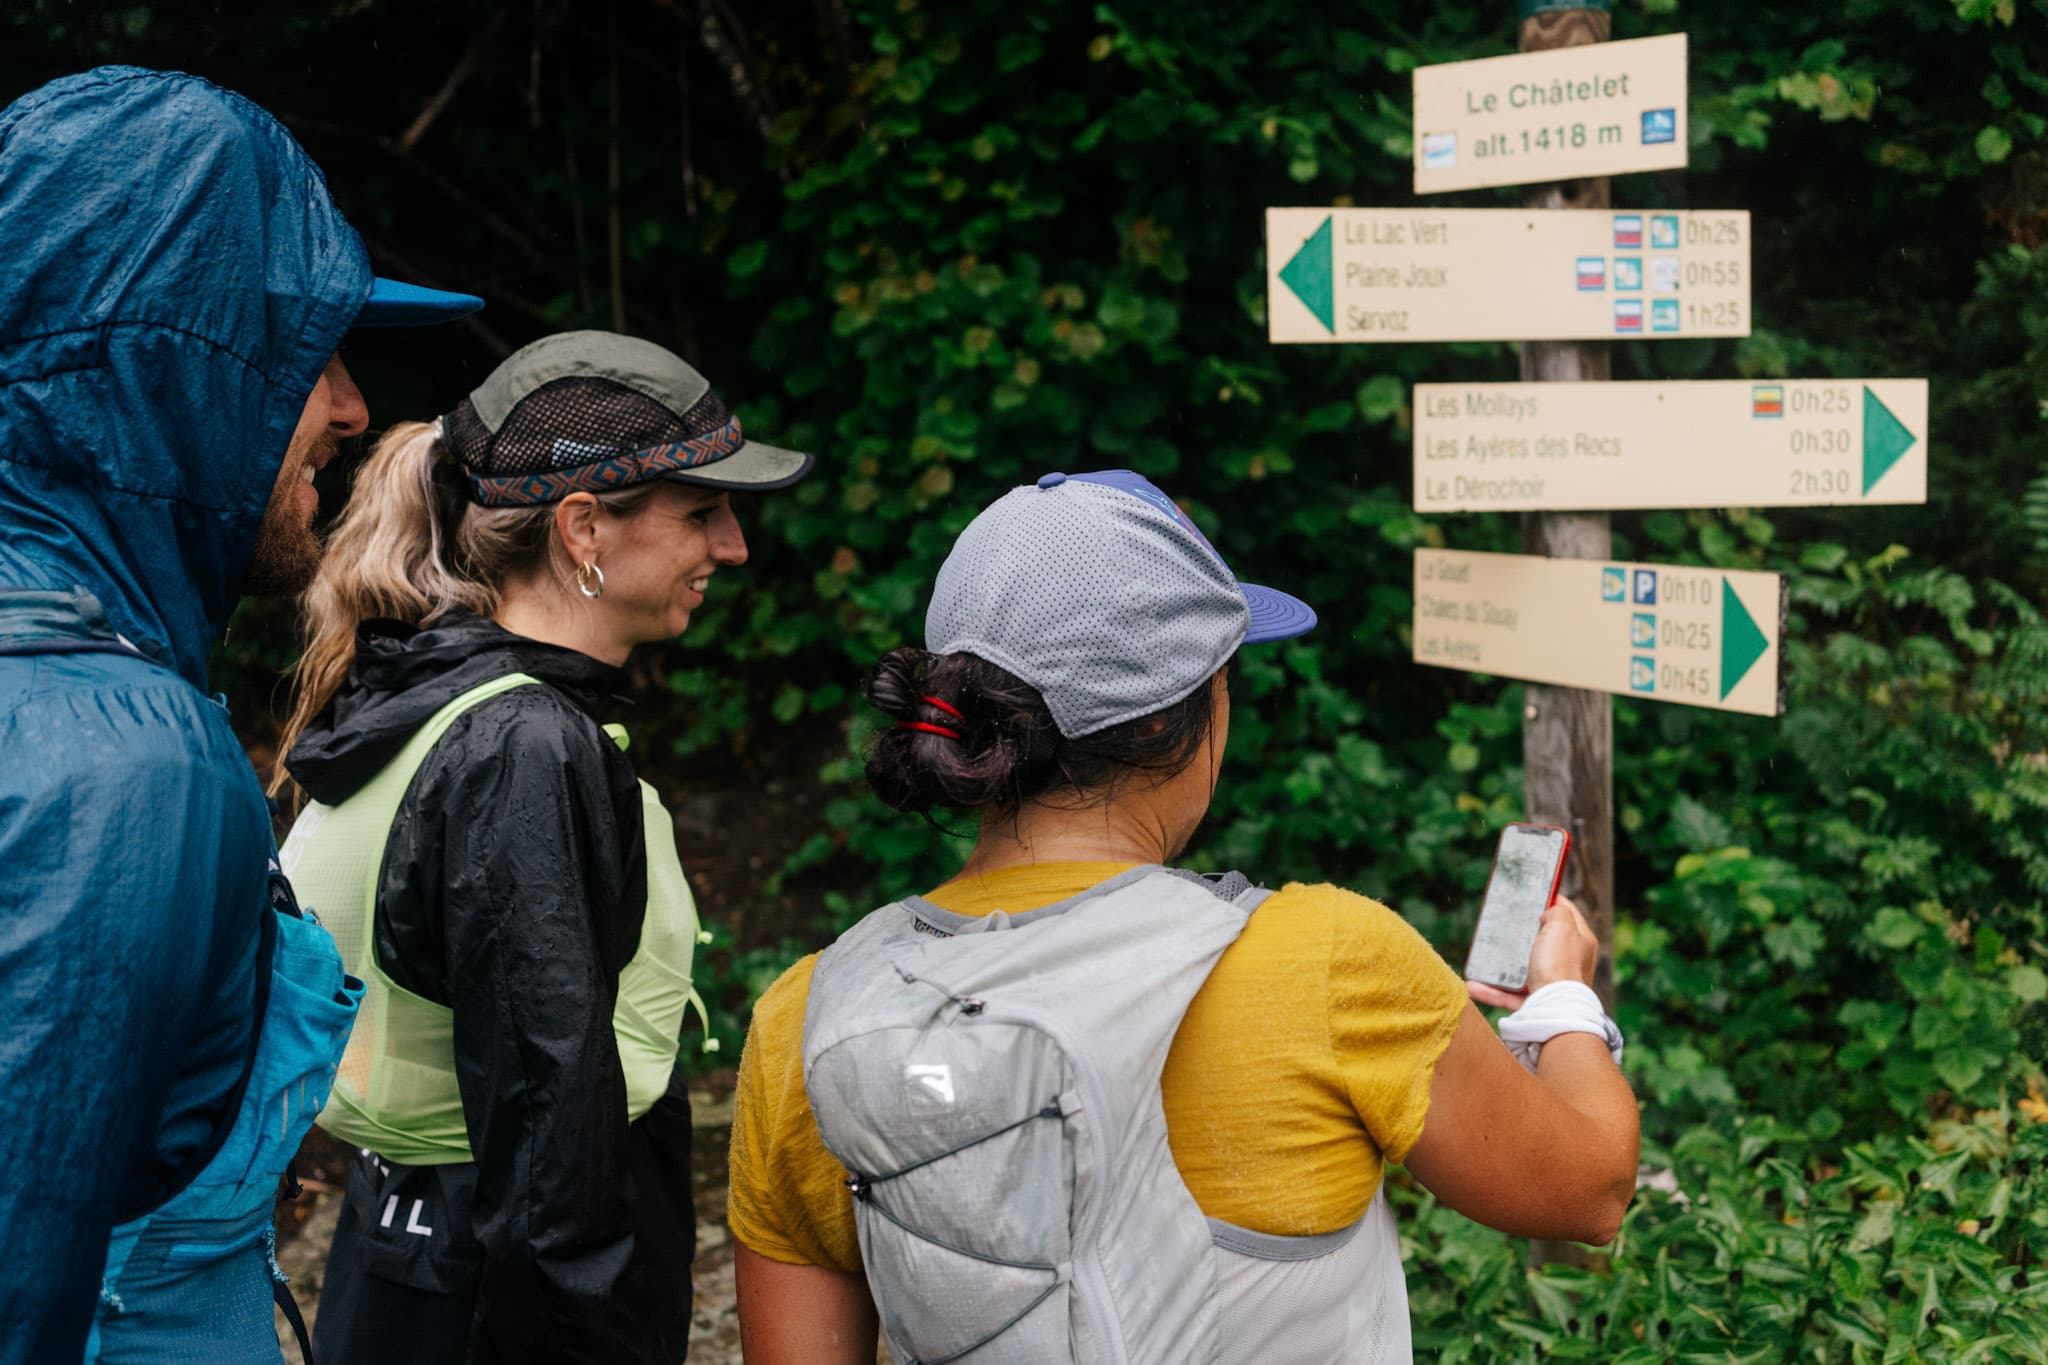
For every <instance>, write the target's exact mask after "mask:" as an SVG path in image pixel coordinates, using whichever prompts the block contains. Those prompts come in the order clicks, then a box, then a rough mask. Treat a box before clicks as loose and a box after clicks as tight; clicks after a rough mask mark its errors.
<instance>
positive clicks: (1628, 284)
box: [1614, 256, 1643, 289]
mask: <svg viewBox="0 0 2048 1365" xmlns="http://www.w3.org/2000/svg"><path fill="white" fill-rule="evenodd" d="M1614 287H1615V288H1616V289H1641V288H1642V287H1643V258H1642V257H1640V256H1616V257H1615V258H1614Z"/></svg>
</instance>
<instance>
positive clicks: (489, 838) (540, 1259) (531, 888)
mask: <svg viewBox="0 0 2048 1365" xmlns="http://www.w3.org/2000/svg"><path fill="white" fill-rule="evenodd" d="M810 464H811V459H810V457H809V456H808V455H800V454H797V453H795V452H793V451H787V450H778V449H776V448H774V447H772V446H764V445H760V444H758V443H756V442H753V441H750V440H747V439H746V438H745V437H744V436H743V435H742V433H741V431H740V425H739V422H738V420H737V419H735V418H734V417H733V416H732V415H731V413H730V412H728V411H727V410H726V408H725V406H724V404H723V403H722V402H720V400H719V399H718V397H717V395H715V394H713V393H712V392H711V390H710V386H709V385H708V384H706V382H705V381H704V379H703V378H702V377H701V376H700V375H698V374H697V372H696V371H694V370H693V369H691V368H690V367H689V366H688V365H686V364H684V363H683V362H682V361H681V360H680V359H678V358H677V357H676V356H674V355H672V354H670V353H669V352H667V351H665V350H663V349H662V348H660V347H658V346H655V345H652V344H650V343H648V342H644V341H636V340H633V339H631V338H627V337H622V336H615V335H612V334H609V333H603V332H573V333H567V334H564V335H560V336H553V337H548V338H546V339H544V340H542V341H539V342H536V343H534V344H533V345H531V346H528V347H526V348H525V349H523V350H521V351H519V352H518V353H516V354H514V355H513V356H512V357H510V358H509V359H508V360H506V361H505V362H504V363H503V364H502V365H500V366H499V367H498V368H497V369H496V370H495V371H494V372H493V373H492V374H491V375H490V377H489V378H488V379H486V380H485V381H484V383H483V384H482V386H480V387H479V388H478V389H477V390H476V391H475V392H474V393H472V394H471V395H470V396H469V397H468V398H467V399H466V400H464V402H463V403H462V404H461V405H460V406H458V407H457V408H456V409H455V410H454V411H453V412H451V413H449V414H447V415H446V416H444V417H443V418H441V419H440V420H439V421H436V422H432V423H425V422H409V423H403V424H400V425H399V426H397V427H395V428H393V429H392V430H391V431H390V432H388V433H387V434H386V435H385V436H384V438H383V439H382V440H381V441H380V442H379V443H378V445H377V448H376V450H375V452H374V453H373V454H372V455H371V457H370V459H369V461H368V462H367V464H366V465H365V467H364V468H363V470H362V472H361V473H360V474H359V475H358V476H357V479H356V483H355V487H354V489H353V492H352V495H351V498H350V501H349V505H348V508H347V510H346V511H345V512H344V513H343V514H342V517H341V519H340V521H339V523H338V525H337V527H336V529H335V532H334V534H333V536H332V538H331V542H330V546H329V549H328V551H327V555H326V559H325V561H324V562H323V564H322V566H321V569H320V573H319V576H318V578H317V579H316V580H315V582H314V584H313V586H312V588H311V589H310V590H309V591H308V593H307V596H306V603H305V605H306V610H307V618H308V624H307V643H306V650H305V653H304V656H303V657H302V659H301V660H300V663H299V666H298V670H297V674H296V682H297V693H296V696H295V699H294V705H293V710H292V714H291V718H290V721H289V723H288V725H287V728H286V733H285V736H284V739H283V742H282V745H281V747H282V748H283V749H284V750H285V751H286V753H287V759H286V763H287V771H288V774H289V777H290V779H291V780H292V781H295V782H296V783H297V784H298V786H299V788H300V789H301V790H302V791H303V793H304V794H305V795H306V796H307V797H310V798H311V802H312V804H310V805H308V806H307V807H306V808H305V809H304V811H303V812H302V813H301V814H300V816H299V818H298V822H297V824H296V825H295V827H294V828H293V830H292V833H291V837H290V838H289V839H288V840H287V842H286V845H285V849H284V853H283V858H284V860H285V863H286V865H287V866H288V867H289V868H290V869H291V875H292V877H293V880H294V882H295V883H296V884H297V885H298V887H299V888H300V895H301V899H302V900H304V901H305V902H307V904H308V905H309V906H311V907H312V908H313V909H314V910H315V912H316V913H318V914H319V916H320V917H321V919H322V921H323V922H324V923H325V924H326V925H327V926H328V927H329V928H330V929H331V930H332V931H333V932H334V935H335V938H336V940H337V942H338V943H339V944H340V945H341V948H342V951H343V954H344V956H345V957H346V958H347V960H348V965H349V970H350V971H351V972H353V973H354V974H355V975H357V976H360V977H362V978H364V980H365V981H366V983H367V993H366V996H365V1000H364V1007H363V1009H362V1011H361V1014H360V1016H359V1025H358V1027H357V1029H356V1031H355V1034H354V1036H353V1038H352V1039H351V1041H350V1044H349V1049H348V1052H347V1054H346V1055H345V1056H344V1058H343V1061H342V1065H341V1069H340V1072H339V1074H338V1076H337V1078H336V1084H335V1088H334V1093H333V1097H332V1099H331V1100H330V1101H329V1104H328V1107H327V1109H326V1110H325V1111H324V1112H323V1113H322V1115H321V1117H320V1120H319V1122H320V1124H321V1126H322V1127H324V1128H326V1129H328V1131H330V1132H331V1133H334V1134H335V1135H336V1136H338V1137H341V1138H343V1139H345V1140H346V1141H348V1142H351V1143H353V1144H354V1145H355V1146H357V1147H358V1148H359V1149H360V1151H361V1156H360V1157H359V1159H358V1160H357V1162H356V1163H355V1165H354V1167H353V1169H352V1170H351V1172H350V1175H349V1181H348V1190H347V1195H346V1200H345V1203H344V1206H343V1211H342V1213H341V1217H340V1223H339V1226H338V1228H337V1231H336V1234H335V1239H334V1245H333V1249H332V1251H331V1252H330V1255H329V1259H328V1265H327V1279H326V1284H325V1290H324V1293H323V1295H322V1302H321V1307H320V1314H319V1319H318V1323H317V1328H316V1332H315V1344H316V1350H317V1353H318V1355H319V1357H320V1359H321V1362H322V1365H351V1363H352V1362H364V1363H365V1365H367V1363H368V1362H375V1363H376V1365H392V1363H393V1362H401V1363H402V1362H409V1361H421V1362H425V1361H452V1360H463V1359H475V1360H491V1361H515V1360H534V1361H541V1360H545V1361H551V1362H553V1361H585V1360H587V1361H607V1362H610V1361H649V1362H653V1361H661V1362H675V1361H679V1360H681V1359H682V1357H683V1352H684V1349H685V1345H686V1342H687V1336H688V1330H689V1315H690V1259H691V1253H692V1250H693V1246H694V1241H695V1215H694V1211H693V1208H692V1201H691V1195H690V1163H689V1141H690V1115H689V1098H688V1094H687V1092H686V1090H685V1089H684V1082H683V1072H682V1069H681V1067H680V1065H679V1064H678V1061H677V1058H678V1050H679V1047H680V1044H681V1040H682V1038H683V1035H684V1032H685V1029H684V1010H685V1005H686V1002H687V1001H688V1000H689V999H690V997H691V995H692V991H691V986H690V966H691V953H692V949H693V948H694V946H695V943H696V937H697V923H696V916H695V912H694V908H693V906H692V904H691V900H690V892H689V887H688V885H687V883H686V882H685V881H684V879H683V873H682V868H681V866H680V864H679V862H678V861H677V857H676V848H675V839H674V831H673V827H672V825H671V823H670V820H669V817H668V813H667V812H666V811H665V810H664V809H663V808H662V806H661V803H660V801H659V800H658V799H656V798H655V796H654V794H653V791H652V789H651V788H648V787H646V786H645V785H644V784H642V783H640V782H639V781H638V780H637V779H636V778H635V776H634V773H633V768H632V764H631V762H630V760H629V758H628V757H627V754H626V752H625V738H626V737H625V734H624V732H623V730H621V729H620V728H619V727H617V726H605V725H603V724H601V723H600V717H601V716H602V715H603V714H604V712H605V710H606V708H607V705H608V703H609V702H610V701H611V700H612V699H613V697H614V695H615V694H616V693H619V692H621V691H622V690H623V689H624V688H625V685H626V674H625V672H624V669H623V665H624V664H625V662H626V657H627V655H628V654H629V653H630V652H631V650H632V649H633V647H634V646H635V645H638V644H643V643H647V642H651V641H656V640H664V639H669V638H672V637H674V636H677V635H680V634H682V633H683V631H684V630H685V629H687V628H688V626H689V624H690V618H691V614H692V613H693V612H694V611H696V610H697V608H698V607H700V606H701V605H702V604H703V602H704V596H705V592H706V589H707V586H708V584H709V582H710V580H711V578H712V577H713V576H714V575H715V574H718V573H720V572H723V571H725V570H729V569H733V568H737V567H739V566H740V565H742V564H744V563H745V562H746V558H747V547H746V541H745V539H744V538H743V536H742V534H741V531H740V526H739V522H738V521H737V520H736V518H735V516H734V512H733V508H732V506H731V501H730V495H731V494H732V493H734V492H751V491H763V490H768V489H776V488H783V487H787V486H788V485H790V484H792V483H794V482H796V481H797V480H798V479H799V478H801V477H802V476H803V475H804V473H805V472H806V471H807V470H808V469H809V468H810ZM608 731H609V733H608ZM282 780H283V779H282V778H281V779H280V781H282Z"/></svg>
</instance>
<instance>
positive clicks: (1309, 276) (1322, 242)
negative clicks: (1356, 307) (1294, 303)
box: [1280, 215, 1337, 336]
mask: <svg viewBox="0 0 2048 1365" xmlns="http://www.w3.org/2000/svg"><path fill="white" fill-rule="evenodd" d="M1334 218H1335V215H1332V217H1330V218H1325V219H1323V225H1322V226H1321V227H1319V228H1317V229H1316V230H1315V231H1314V232H1313V233H1311V234H1310V235H1309V239H1308V240H1307V241H1306V242H1303V243H1302V244H1301V250H1299V251H1297V252H1295V253H1294V259H1293V260H1291V261H1289V262H1288V263H1287V264H1286V265H1284V266H1282V267H1280V282H1281V283H1282V284H1284V285H1286V286H1287V287H1288V288H1289V289H1292V290H1293V291H1294V297H1296V298H1298V299H1300V300H1301V301H1302V302H1303V303H1305V304H1307V305H1308V311H1309V312H1311V313H1314V314H1315V315H1316V321H1317V322H1320V323H1322V324H1323V327H1324V329H1325V330H1326V331H1328V332H1329V334H1330V335H1331V336H1335V335H1337V275H1336V272H1335V271H1334V270H1332V269H1331V266H1330V224H1331V223H1332V222H1333V221H1334Z"/></svg>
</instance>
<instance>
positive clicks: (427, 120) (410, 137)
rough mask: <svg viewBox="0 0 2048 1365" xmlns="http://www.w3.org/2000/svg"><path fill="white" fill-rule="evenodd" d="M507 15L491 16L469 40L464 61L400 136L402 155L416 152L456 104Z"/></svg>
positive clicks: (449, 74)
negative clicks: (437, 123) (437, 122)
mask: <svg viewBox="0 0 2048 1365" xmlns="http://www.w3.org/2000/svg"><path fill="white" fill-rule="evenodd" d="M505 14H506V11H504V10H499V11H498V12H497V13H496V14H494V15H492V16H491V19H490V22H488V23H486V24H485V25H484V26H483V27H482V28H481V29H479V30H477V33H476V36H475V37H473V38H471V39H470V40H469V46H468V47H466V48H464V49H463V52H462V60H460V61H458V62H456V63H455V69H454V70H453V71H450V72H449V73H448V79H447V80H445V81H442V82H441V88H440V89H439V90H436V91H435V92H434V93H433V94H432V95H430V96H428V98H427V102H426V103H425V104H424V105H422V106H421V107H420V112H419V114H418V115H417V116H416V117H415V118H414V119H413V121H412V126H411V127H409V128H407V129H406V130H405V131H404V132H403V133H400V134H399V135H398V141H397V143H396V144H395V148H396V150H397V152H398V154H399V155H400V156H410V155H412V149H413V148H414V147H416V146H418V145H419V140H420V139H421V138H423V137H425V136H426V135H427V129H429V128H431V127H433V126H434V120H436V119H438V118H440V117H441V114H442V111H443V110H445V109H447V107H448V106H449V105H450V104H452V103H454V101H455V96H456V94H457V93H458V92H459V91H460V90H461V89H462V87H463V84H464V83H465V82H466V81H468V80H469V78H470V75H471V73H472V72H474V71H475V70H476V69H477V66H478V64H479V63H481V62H482V61H483V55H484V49H485V48H486V47H487V46H489V44H490V42H491V40H492V39H494V38H496V37H497V36H498V30H499V29H501V28H503V27H504V26H505Z"/></svg>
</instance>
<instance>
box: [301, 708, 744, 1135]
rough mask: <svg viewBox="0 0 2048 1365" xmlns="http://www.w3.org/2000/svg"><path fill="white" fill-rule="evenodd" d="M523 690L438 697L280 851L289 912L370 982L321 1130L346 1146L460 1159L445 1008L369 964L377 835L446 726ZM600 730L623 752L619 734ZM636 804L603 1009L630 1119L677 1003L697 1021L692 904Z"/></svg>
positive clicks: (666, 827)
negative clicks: (632, 943) (409, 733)
mask: <svg viewBox="0 0 2048 1365" xmlns="http://www.w3.org/2000/svg"><path fill="white" fill-rule="evenodd" d="M529 685H531V686H540V685H542V684H541V683H540V682H539V680H538V679H536V678H533V677H529V676H528V675H526V674H524V673H510V674H507V675H505V676H504V677H502V678H494V679H492V680H491V681H490V682H487V683H484V684H482V685H480V686H477V687H473V688H471V689H470V690H469V691H467V692H464V693H463V694H462V695H461V696H459V697H457V698H455V700H453V701H451V702H449V703H448V704H447V705H446V706H444V707H442V708H441V709H440V710H439V711H437V712H435V713H434V715H433V716H432V717H431V718H430V719H429V720H428V721H427V723H426V724H425V725H424V726H422V727H421V728H420V731H419V733H418V734H416V735H414V736H413V737H412V740H411V742H409V743H408V744H407V745H406V746H405V748H404V749H403V750H401V751H400V752H399V754H398V756H397V757H396V758H394V759H392V760H391V762H390V763H389V764H387V765H385V767H384V769H383V771H381V772H379V773H378V774H377V776H376V777H375V778H373V779H371V781H370V783H369V785H367V786H365V787H364V788H363V789H362V790H360V791H358V792H357V793H356V794H355V795H353V796H351V797H349V798H348V800H346V801H344V802H342V803H341V804H340V805H338V806H324V805H321V804H320V803H318V802H314V803H312V804H311V805H308V806H307V807H306V809H305V810H304V811H303V812H302V813H301V814H300V815H299V819H298V822H297V823H296V824H295V825H293V826H292V832H291V835H290V836H289V837H288V838H287V839H286V840H285V844H284V848H283V850H282V852H281V853H280V855H279V857H280V860H281V861H282V862H283V864H284V869H285V873H286V875H287V876H289V877H290V878H291V881H292V886H293V888H294V890H295V891H296V892H297V893H298V897H299V901H300V904H302V905H303V906H305V907H306V909H308V910H310V911H313V912H314V913H315V914H317V915H318V916H319V917H320V921H321V922H322V923H323V924H325V925H326V926H327V928H328V930H329V931H330V932H332V933H333V935H334V939H335V942H336V943H338V944H339V945H340V947H341V951H342V957H343V959H344V961H345V962H346V963H347V965H348V970H349V972H350V973H352V974H353V975H355V976H358V977H361V978H362V979H363V981H364V982H365V984H366V986H367V990H366V991H365V993H364V995H363V1003H362V1009H361V1012H360V1013H359V1014H358V1015H357V1018H356V1026H355V1032H354V1034H353V1035H352V1036H351V1037H350V1039H349V1043H348V1050H347V1052H345V1053H344V1054H343V1055H342V1059H341V1069H340V1071H339V1073H338V1074H337V1075H336V1076H335V1080H334V1090H333V1093H332V1095H331V1097H330V1098H329V1100H328V1103H327V1108H326V1109H325V1110H323V1111H322V1112H321V1114H320V1117H319V1120H318V1122H319V1124H320V1126H321V1127H322V1128H325V1129H326V1130H327V1131H328V1132H330V1133H332V1134H334V1135H335V1136H336V1137H338V1138H340V1139H342V1140H343V1141H344V1142H350V1143H353V1144H355V1145H356V1146H358V1147H367V1148H368V1149H370V1150H371V1151H373V1152H375V1153H377V1154H378V1155H379V1156H382V1157H385V1158H387V1159H389V1160H393V1161H402V1162H404V1163H406V1164H407V1165H413V1166H445V1165H449V1164H452V1163H454V1162H460V1161H468V1160H470V1159H471V1158H470V1151H469V1132H468V1129H467V1128H466V1127H465V1126H464V1123H463V1119H462V1094H461V1091H460V1090H459V1089H458V1087H457V1085H456V1080H455V1043H454V1038H455V1014H454V1011H452V1010H450V1009H449V1008H448V1007H447V1006H446V1005H441V1004H437V1003H435V1002H434V1001H432V1000H428V999H425V998H424V997H421V996H418V995H415V994H413V993H412V992H411V991H408V990H406V989H405V988H404V987H402V986H400V985H398V984H397V983H396V982H394V981H392V980H391V978H390V977H389V976H386V975H385V974H384V971H383V970H382V969H381V968H380V967H379V966H378V965H377V949H376V928H375V926H376V915H377V884H378V881H379V880H380V877H381V874H382V872H383V867H384V845H385V841H386V840H387V839H388V837H389V836H390V833H391V824H392V821H393V820H395V819H396V818H397V816H398V810H399V807H400V805H401V804H402V803H403V801H404V799H405V793H406V790H407V788H409V787H410V786H411V785H412V779H413V775H414V774H415V773H416V772H418V771H419V767H420V765H421V764H422V763H424V762H426V759H427V755H428V754H429V753H430V752H432V751H433V748H434V745H435V744H436V743H438V742H439V741H440V738H441V736H442V735H443V734H444V733H446V731H447V729H448V727H449V726H450V725H452V724H453V723H454V722H455V719H456V718H457V717H458V716H460V715H462V713H463V712H465V711H467V710H469V709H470V708H471V707H472V706H475V705H477V704H478V703H479V702H482V701H484V700H485V699H487V698H490V697H495V696H497V695H498V694H499V693H500V692H505V691H508V690H510V689H511V688H514V687H524V686H529ZM605 730H606V732H607V733H609V734H610V735H611V737H612V739H613V741H614V742H616V743H617V744H618V745H619V746H620V747H621V748H624V747H625V743H626V732H625V730H624V729H623V728H622V727H620V726H616V725H608V726H606V727H605ZM640 800H641V810H642V814H643V816H644V824H645V825H646V832H647V835H646V837H647V916H646V919H645V920H644V921H643V922H642V924H641V926H640V948H639V951H638V952H636V953H634V954H633V959H632V961H630V962H628V963H627V964H626V966H625V968H624V969H623V970H621V971H620V973H619V998H618V1007H617V1008H616V1009H615V1010H614V1011H613V1013H612V1028H613V1030H614V1031H615V1032H616V1033H617V1035H618V1040H619V1062H620V1065H621V1066H622V1067H623V1068H624V1070H625V1073H626V1114H627V1117H628V1119H629V1120H630V1119H637V1118H639V1117H640V1116H641V1115H643V1114H645V1113H646V1112H647V1111H648V1110H649V1109H650V1108H652V1107H653V1105H654V1102H655V1101H656V1100H658V1099H659V1098H661V1096H662V1094H663V1093H664V1092H665V1091H666V1090H667V1089H668V1085H669V1081H670V1079H671V1077H672V1076H673V1075H674V1072H675V1066H676V1053H677V1050H678V1048H679V1046H680V1039H681V1035H682V1027H683V1013H684V1007H685V1006H686V1005H687V1004H692V1003H694V1004H695V1005H696V1006H697V1013H698V1017H699V1018H702V1017H703V1013H704V1003H703V1001H702V1000H700V999H698V998H697V995H696V992H695V991H694V990H693V989H692V987H691V985H690V961H691V957H692V954H693V953H694V951H695V948H696V945H697V942H698V930H697V908H696V903H695V901H693V900H692V899H691V896H690V885H689V883H688V882H687V881H686V880H685V879H684V877H683V865H682V860H681V859H680V858H678V857H677V856H676V837H675V827H674V824H673V822H672V821H671V820H670V819H669V814H668V810H667V809H666V808H665V807H664V806H663V805H662V804H661V798H660V797H658V796H656V795H655V793H654V788H652V787H650V786H648V785H647V784H646V783H645V782H642V783H641V784H640ZM706 1046H707V1047H708V1046H709V1044H708V1043H707V1044H706Z"/></svg>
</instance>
